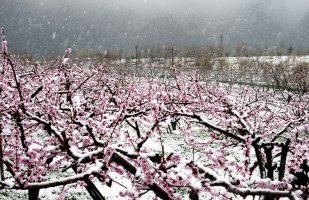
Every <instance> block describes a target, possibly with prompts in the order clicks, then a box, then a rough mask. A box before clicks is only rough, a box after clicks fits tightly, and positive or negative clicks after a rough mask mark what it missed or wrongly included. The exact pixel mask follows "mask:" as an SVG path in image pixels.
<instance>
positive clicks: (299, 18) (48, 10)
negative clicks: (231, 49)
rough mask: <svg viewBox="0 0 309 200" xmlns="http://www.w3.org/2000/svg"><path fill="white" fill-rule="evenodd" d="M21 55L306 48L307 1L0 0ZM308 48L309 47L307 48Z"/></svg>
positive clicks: (1, 20) (2, 22) (0, 17)
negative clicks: (207, 47)
mask: <svg viewBox="0 0 309 200" xmlns="http://www.w3.org/2000/svg"><path fill="white" fill-rule="evenodd" d="M0 1H1V4H0V26H4V27H5V28H6V29H7V34H9V35H8V36H9V37H8V38H9V39H11V41H10V44H11V46H12V48H13V49H14V50H15V51H16V52H31V53H38V54H40V53H42V54H46V53H58V52H61V51H62V50H63V48H65V47H67V46H72V47H73V48H76V49H78V48H83V47H85V48H93V49H97V50H104V49H117V48H123V49H131V48H132V47H134V46H135V45H139V46H145V47H152V46H160V45H166V46H171V45H173V46H204V45H211V44H216V43H217V42H218V37H219V35H221V34H223V35H224V41H225V45H227V46H237V45H247V46H254V47H266V46H267V47H273V46H275V47H276V46H289V45H293V46H295V47H301V48H309V1H308V0H293V1H292V0H61V1H60V0H0ZM307 46H308V47H307Z"/></svg>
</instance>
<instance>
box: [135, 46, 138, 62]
mask: <svg viewBox="0 0 309 200" xmlns="http://www.w3.org/2000/svg"><path fill="white" fill-rule="evenodd" d="M137 50H138V46H137V45H136V46H135V65H136V67H137V64H138V62H137Z"/></svg>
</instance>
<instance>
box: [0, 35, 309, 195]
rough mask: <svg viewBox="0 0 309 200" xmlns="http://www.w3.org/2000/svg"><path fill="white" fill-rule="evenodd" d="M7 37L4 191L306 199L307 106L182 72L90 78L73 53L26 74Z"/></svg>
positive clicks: (0, 103)
mask: <svg viewBox="0 0 309 200" xmlns="http://www.w3.org/2000/svg"><path fill="white" fill-rule="evenodd" d="M1 32H2V55H1V72H0V147H1V150H0V157H1V162H0V173H1V181H0V186H1V189H2V190H5V191H8V190H10V191H12V193H14V192H16V193H18V191H19V190H23V191H27V192H28V196H29V199H34V200H35V199H38V198H41V199H66V198H69V197H70V198H71V199H72V198H73V197H72V194H71V193H70V191H71V190H72V188H73V190H74V188H75V189H76V190H84V191H87V193H88V194H89V195H88V197H89V198H90V197H91V198H93V199H96V200H97V199H192V200H197V199H222V200H232V199H265V200H266V199H267V200H278V199H291V200H296V199H307V198H308V194H309V191H308V183H309V179H308V171H309V166H308V163H307V160H308V159H309V149H308V142H309V139H308V133H309V114H308V112H309V96H308V95H306V94H301V95H300V94H297V93H295V94H294V93H291V92H287V91H278V90H273V89H269V90H262V89H261V88H259V87H248V86H241V85H236V84H235V85H232V84H222V83H218V82H203V81H201V79H200V74H199V72H198V71H191V72H182V71H180V70H178V69H177V68H175V69H174V74H173V77H171V78H169V79H167V80H166V79H164V81H163V80H162V79H160V78H148V77H146V76H138V77H136V76H131V75H128V74H127V75H126V74H119V73H116V72H115V71H114V70H113V69H112V68H108V67H106V66H105V65H97V66H91V67H88V68H85V67H83V66H79V65H75V64H74V65H73V64H71V63H70V61H69V59H68V58H69V54H70V53H71V50H70V49H68V50H67V51H66V52H65V56H64V60H63V63H62V64H60V65H52V64H51V63H48V62H46V63H44V64H42V65H35V64H34V65H32V64H29V65H27V66H25V65H22V64H21V63H20V62H19V61H18V60H16V59H15V58H14V57H12V56H10V55H9V52H8V48H7V42H6V39H5V36H4V31H3V29H2V30H1ZM51 188H57V189H56V190H55V191H56V193H54V194H52V193H48V190H49V189H51ZM74 198H75V199H80V198H79V197H78V196H76V197H74ZM74 198H73V199H74Z"/></svg>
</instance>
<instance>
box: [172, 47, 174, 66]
mask: <svg viewBox="0 0 309 200" xmlns="http://www.w3.org/2000/svg"><path fill="white" fill-rule="evenodd" d="M173 66H174V47H172V67H173Z"/></svg>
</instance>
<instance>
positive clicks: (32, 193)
mask: <svg viewBox="0 0 309 200" xmlns="http://www.w3.org/2000/svg"><path fill="white" fill-rule="evenodd" d="M39 193H40V189H29V190H28V197H29V200H39Z"/></svg>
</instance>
